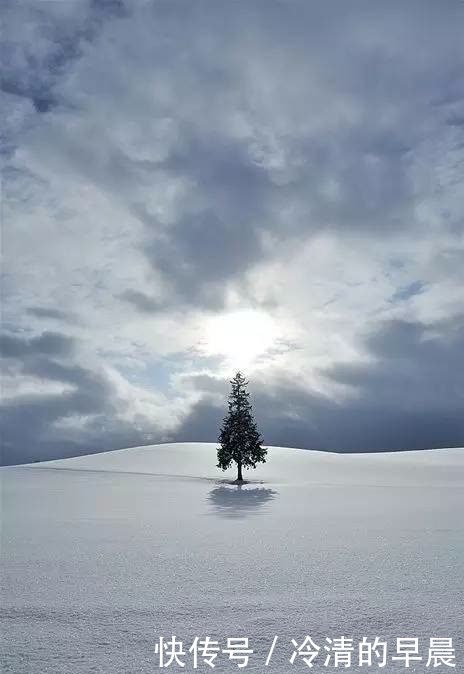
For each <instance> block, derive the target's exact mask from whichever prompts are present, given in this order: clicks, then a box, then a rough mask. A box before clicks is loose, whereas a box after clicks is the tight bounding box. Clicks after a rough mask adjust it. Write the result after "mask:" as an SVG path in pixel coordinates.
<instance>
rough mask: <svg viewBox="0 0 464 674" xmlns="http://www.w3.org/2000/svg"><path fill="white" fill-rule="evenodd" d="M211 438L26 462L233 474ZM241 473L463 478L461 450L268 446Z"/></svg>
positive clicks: (286, 477)
mask: <svg viewBox="0 0 464 674" xmlns="http://www.w3.org/2000/svg"><path fill="white" fill-rule="evenodd" d="M216 447H217V445H215V444H212V443H196V442H191V443H175V444H164V445H151V446H145V447H132V448H129V449H121V450H118V451H114V452H104V453H102V454H93V455H86V456H79V457H75V458H72V459H60V460H58V461H44V462H42V463H40V464H30V465H33V466H34V467H41V468H60V469H66V470H71V469H72V470H97V471H118V472H127V473H141V474H147V473H149V474H153V475H165V476H171V477H175V476H179V477H182V476H183V477H192V478H194V477H195V478H199V479H201V478H210V479H227V478H228V479H234V477H235V473H234V470H233V469H232V468H231V469H230V470H229V471H227V472H226V473H224V472H223V471H221V470H219V469H217V468H216V463H217V459H216ZM244 477H245V479H247V480H252V481H264V482H269V483H270V482H272V483H279V484H295V485H296V484H322V483H329V484H363V485H367V484H371V485H392V484H418V483H419V484H421V483H423V484H437V483H440V482H441V483H443V484H447V483H448V482H456V481H464V450H463V449H461V448H458V449H436V450H429V451H414V452H390V453H388V452H387V453H382V454H336V453H329V452H317V451H309V450H301V449H291V448H286V447H269V448H268V460H267V462H266V463H265V464H261V465H259V466H257V468H256V470H250V471H245V474H244Z"/></svg>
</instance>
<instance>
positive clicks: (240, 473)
mask: <svg viewBox="0 0 464 674" xmlns="http://www.w3.org/2000/svg"><path fill="white" fill-rule="evenodd" d="M237 481H238V482H242V481H243V477H242V464H241V463H240V462H238V463H237Z"/></svg>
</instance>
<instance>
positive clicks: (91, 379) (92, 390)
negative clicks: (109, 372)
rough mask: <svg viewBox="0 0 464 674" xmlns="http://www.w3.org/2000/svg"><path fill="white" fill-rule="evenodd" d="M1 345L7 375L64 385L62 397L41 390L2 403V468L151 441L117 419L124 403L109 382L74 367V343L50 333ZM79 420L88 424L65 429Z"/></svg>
mask: <svg viewBox="0 0 464 674" xmlns="http://www.w3.org/2000/svg"><path fill="white" fill-rule="evenodd" d="M0 343H1V346H2V355H3V356H4V358H5V360H6V362H4V363H3V371H4V374H5V375H10V376H14V377H18V376H20V375H21V376H29V377H33V378H34V379H35V380H36V381H39V382H45V383H50V382H57V383H60V384H63V385H64V390H63V391H62V392H60V393H43V392H40V391H37V392H36V393H27V394H19V395H16V396H14V397H13V398H6V399H5V400H3V402H2V406H1V408H0V419H1V427H2V432H1V448H2V457H1V462H2V465H9V464H16V463H24V462H28V461H37V460H46V459H53V458H59V457H62V456H73V455H75V454H79V453H82V452H83V453H92V452H95V451H102V450H103V449H104V448H106V449H116V448H118V447H119V448H120V447H125V446H127V445H134V444H143V443H144V442H146V437H145V436H144V435H143V434H142V433H140V431H137V430H136V429H135V428H134V427H132V426H131V425H130V424H128V423H125V422H123V421H121V420H119V419H118V414H119V406H120V404H121V403H120V401H118V399H117V394H116V392H115V390H114V387H113V385H112V383H111V382H110V381H109V380H108V378H107V377H105V375H104V374H102V373H100V372H94V371H92V370H91V369H88V368H85V367H82V366H80V365H77V364H73V363H72V359H71V358H70V356H72V354H73V352H74V344H73V340H72V339H70V338H69V337H66V336H64V335H60V334H58V333H51V332H46V333H43V334H42V335H39V336H37V337H33V338H29V339H27V338H19V337H13V336H8V335H2V337H1V339H0ZM70 361H71V362H70ZM76 418H82V419H83V422H82V423H81V424H79V423H77V424H75V425H74V426H73V425H72V424H71V425H70V426H69V428H66V427H64V428H63V427H61V428H60V423H62V422H66V421H67V420H71V421H72V420H73V419H76ZM54 424H58V426H56V427H54ZM154 437H155V438H156V435H154Z"/></svg>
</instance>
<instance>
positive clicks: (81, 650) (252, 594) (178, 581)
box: [0, 443, 464, 674]
mask: <svg viewBox="0 0 464 674" xmlns="http://www.w3.org/2000/svg"><path fill="white" fill-rule="evenodd" d="M215 462H216V460H215V445H209V444H198V443H188V444H175V445H159V446H151V447H138V448H131V449H126V450H121V451H116V452H107V453H104V454H94V455H91V456H83V457H77V458H73V459H66V460H60V461H49V462H44V463H40V464H32V465H28V466H18V467H8V468H3V469H1V471H0V474H1V478H2V566H3V587H2V613H3V618H4V627H3V630H2V645H3V671H4V672H14V673H15V674H22V673H25V672H28V673H33V674H39V673H40V674H48V673H52V672H53V674H57V673H65V674H68V673H69V674H71V673H72V674H81V673H82V674H83V673H88V672H104V673H108V674H115V673H119V672H121V673H122V672H124V673H129V672H130V673H134V674H138V673H145V672H147V673H148V672H150V673H152V672H154V671H157V670H158V671H159V667H158V663H159V660H158V656H157V655H156V653H155V644H156V643H157V640H158V638H159V637H160V636H164V637H171V636H172V635H173V634H174V635H176V636H177V638H178V639H180V640H182V641H183V642H184V647H185V648H186V649H187V648H188V647H189V646H190V644H191V642H192V641H193V639H194V637H195V636H199V637H205V636H209V637H211V638H213V639H217V640H219V641H220V643H221V646H225V640H226V639H227V637H239V636H247V637H249V640H250V647H251V648H252V649H254V651H255V652H254V653H253V654H252V655H251V656H250V661H249V664H248V667H247V668H246V669H244V670H239V669H238V668H237V665H236V663H234V662H231V661H229V660H228V659H227V656H226V655H219V656H218V659H217V660H216V665H217V666H216V668H215V670H211V669H210V668H209V667H208V666H207V665H200V670H201V671H219V672H222V671H224V672H233V671H248V672H263V671H266V670H267V671H268V672H269V673H270V674H273V673H277V672H279V674H287V673H290V672H295V673H296V672H304V671H310V670H308V668H307V666H306V665H305V664H304V663H303V662H302V661H298V660H297V661H296V662H295V664H293V665H292V664H290V662H289V658H290V656H291V654H292V651H293V646H292V644H291V641H290V640H291V639H292V638H294V639H296V640H297V641H298V642H301V641H302V640H303V638H304V637H305V635H306V634H309V635H311V636H312V637H313V639H314V641H315V642H316V643H317V644H319V645H321V646H323V645H324V643H325V637H326V636H328V637H339V636H342V635H344V636H348V637H353V638H354V640H355V643H357V641H358V640H361V638H362V637H363V636H367V637H374V636H379V637H382V638H384V639H386V640H388V643H389V646H390V647H391V650H392V651H394V650H395V648H396V643H395V639H396V638H397V637H419V638H420V639H423V640H424V641H423V644H425V645H426V646H427V645H428V643H427V642H428V639H429V638H430V637H434V636H436V637H440V636H441V637H453V639H454V642H455V646H456V659H457V666H456V669H454V670H450V669H449V668H447V667H441V668H440V670H438V671H455V672H463V671H464V644H463V640H462V625H463V622H464V608H463V607H464V601H463V594H464V592H463V578H464V535H463V517H462V513H463V511H464V507H463V506H464V450H462V449H445V450H429V451H422V452H402V453H387V454H359V455H342V454H328V453H321V452H313V451H305V450H297V449H284V448H270V449H269V453H268V462H267V463H266V464H265V465H262V466H259V467H258V468H257V469H256V470H255V471H250V472H248V473H245V475H246V477H247V478H249V479H250V480H253V482H251V483H249V484H247V485H245V486H243V487H238V486H234V485H231V484H229V483H228V482H227V481H228V480H229V481H230V480H233V479H234V477H235V474H234V471H233V470H230V471H228V472H226V473H223V472H222V471H219V470H218V469H216V468H215ZM275 635H278V637H279V639H278V641H277V645H276V650H275V652H274V655H273V657H272V660H271V663H270V665H269V666H268V667H264V662H265V659H266V655H267V651H268V650H269V647H270V644H271V642H272V640H273V638H274V636H275ZM425 650H426V649H425ZM422 651H423V649H422ZM393 654H394V652H393ZM185 662H186V666H185V668H184V669H181V668H180V667H178V666H175V665H171V667H170V668H169V669H168V670H167V671H170V672H180V671H184V672H187V671H193V669H192V666H191V662H192V660H191V655H187V656H186V657H185ZM316 662H317V663H318V664H315V666H314V668H313V670H312V671H314V672H318V671H326V672H328V671H337V670H336V669H334V668H332V667H330V666H329V667H323V666H322V662H323V657H322V659H320V660H318V661H316ZM338 671H339V670H338ZM344 671H361V672H363V671H364V672H366V671H368V672H369V671H382V670H378V668H377V667H376V666H375V667H372V669H370V668H367V667H363V668H361V669H359V668H358V667H357V666H353V668H352V670H344ZM383 671H388V672H397V671H398V672H399V671H410V672H425V671H432V670H431V669H426V667H425V662H424V663H420V664H418V665H415V666H411V667H410V668H409V670H405V669H404V668H403V665H402V664H401V663H399V664H398V663H393V664H392V663H390V662H389V664H388V665H387V667H386V668H385V669H384V670H383ZM435 671H437V670H435Z"/></svg>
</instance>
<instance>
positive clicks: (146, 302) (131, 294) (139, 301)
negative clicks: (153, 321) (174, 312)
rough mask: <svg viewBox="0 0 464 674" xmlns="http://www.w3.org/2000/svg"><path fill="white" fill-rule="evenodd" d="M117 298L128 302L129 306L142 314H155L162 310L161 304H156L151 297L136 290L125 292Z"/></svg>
mask: <svg viewBox="0 0 464 674" xmlns="http://www.w3.org/2000/svg"><path fill="white" fill-rule="evenodd" d="M119 297H120V298H121V299H122V300H124V301H126V302H129V304H132V305H133V306H134V307H135V308H136V309H138V310H139V311H141V312H142V313H146V314H151V313H156V312H158V311H160V310H161V309H162V308H163V305H162V304H161V302H158V300H156V299H154V298H153V297H149V296H148V295H146V294H145V293H142V292H140V291H138V290H131V289H128V290H125V291H124V292H123V293H121V294H120V295H119Z"/></svg>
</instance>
